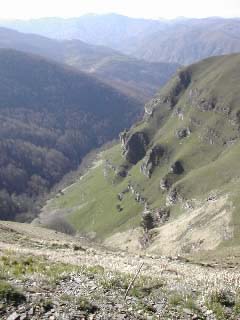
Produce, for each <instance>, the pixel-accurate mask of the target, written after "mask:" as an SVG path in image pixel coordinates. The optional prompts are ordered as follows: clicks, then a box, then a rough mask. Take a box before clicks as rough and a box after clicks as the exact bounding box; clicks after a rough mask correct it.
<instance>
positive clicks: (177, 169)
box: [170, 161, 184, 174]
mask: <svg viewBox="0 0 240 320" xmlns="http://www.w3.org/2000/svg"><path fill="white" fill-rule="evenodd" d="M170 170H171V173H173V174H182V173H183V172H184V168H183V165H182V163H181V162H180V161H176V162H174V164H172V165H171V169H170Z"/></svg>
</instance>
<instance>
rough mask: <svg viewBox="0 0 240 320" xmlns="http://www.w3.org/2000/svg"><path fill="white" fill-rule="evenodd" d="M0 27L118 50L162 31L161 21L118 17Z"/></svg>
mask: <svg viewBox="0 0 240 320" xmlns="http://www.w3.org/2000/svg"><path fill="white" fill-rule="evenodd" d="M0 24H1V25H2V26H5V27H7V28H10V29H16V30H18V31H20V32H26V33H36V34H40V35H43V36H46V37H49V38H53V39H60V40H63V39H65V40H66V39H68V40H72V39H79V40H82V41H84V42H88V43H91V44H94V45H104V46H107V47H112V48H115V49H120V48H121V47H122V45H121V44H123V43H125V42H127V43H128V45H131V42H132V40H133V39H135V38H136V37H137V38H139V37H141V36H143V35H147V34H151V33H153V32H155V31H157V30H161V29H163V28H164V27H165V25H166V24H167V22H165V21H162V20H147V19H135V18H129V17H126V16H122V15H119V14H114V13H110V14H103V15H95V14H88V15H83V16H80V17H77V18H69V19H63V18H54V17H53V18H40V19H33V20H27V21H23V20H15V21H14V20H13V21H0Z"/></svg>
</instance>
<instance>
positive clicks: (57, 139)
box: [0, 49, 142, 219]
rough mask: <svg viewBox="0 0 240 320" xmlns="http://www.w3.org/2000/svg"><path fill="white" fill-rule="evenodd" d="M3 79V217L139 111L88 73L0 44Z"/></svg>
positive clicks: (28, 203)
mask: <svg viewBox="0 0 240 320" xmlns="http://www.w3.org/2000/svg"><path fill="white" fill-rule="evenodd" d="M0 80H1V81H0V218H1V219H14V218H16V215H18V216H19V214H20V213H26V212H27V211H28V209H29V207H31V205H32V201H33V200H35V199H36V198H38V197H39V195H42V194H44V193H45V192H47V191H48V190H49V188H51V186H53V185H54V184H55V183H56V182H58V181H59V180H60V179H61V178H62V177H63V175H64V174H65V173H67V172H68V171H69V170H71V169H75V168H76V167H77V166H78V165H79V163H80V162H81V159H82V158H83V157H84V156H85V155H86V153H87V152H89V151H90V150H91V149H92V148H95V147H98V146H100V145H102V144H103V143H105V142H106V141H109V140H111V139H113V138H114V137H116V136H117V135H118V133H119V132H120V131H121V130H122V129H123V128H125V127H129V126H130V125H131V124H132V123H133V121H134V120H136V118H137V116H138V114H139V113H140V110H141V109H142V106H141V105H140V104H139V103H138V102H136V101H135V100H133V99H131V98H129V97H127V96H125V95H123V94H121V93H119V92H118V91H116V90H115V89H112V88H111V87H109V86H107V85H106V84H103V83H101V82H100V81H98V80H96V79H95V78H93V77H91V76H87V75H86V74H84V73H81V72H77V71H75V70H73V69H71V68H69V67H65V66H63V65H60V64H57V63H54V62H49V61H47V60H45V59H44V58H41V57H38V56H33V55H30V54H25V53H21V52H18V51H14V50H7V49H1V50H0Z"/></svg>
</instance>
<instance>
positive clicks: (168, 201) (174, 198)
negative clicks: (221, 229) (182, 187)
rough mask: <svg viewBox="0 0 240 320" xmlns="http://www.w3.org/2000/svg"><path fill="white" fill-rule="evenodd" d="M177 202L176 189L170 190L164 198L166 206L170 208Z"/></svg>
mask: <svg viewBox="0 0 240 320" xmlns="http://www.w3.org/2000/svg"><path fill="white" fill-rule="evenodd" d="M177 201H178V192H177V190H176V189H172V190H171V191H170V192H169V194H168V195H167V198H166V205H167V206H172V205H174V204H176V203H177Z"/></svg>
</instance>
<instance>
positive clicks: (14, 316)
mask: <svg viewBox="0 0 240 320" xmlns="http://www.w3.org/2000/svg"><path fill="white" fill-rule="evenodd" d="M19 319H20V314H18V313H17V312H14V313H12V314H11V315H10V316H9V317H8V318H7V320H19Z"/></svg>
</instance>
